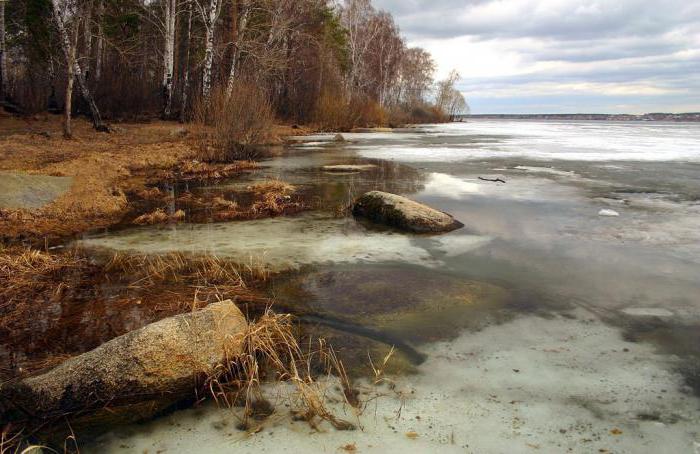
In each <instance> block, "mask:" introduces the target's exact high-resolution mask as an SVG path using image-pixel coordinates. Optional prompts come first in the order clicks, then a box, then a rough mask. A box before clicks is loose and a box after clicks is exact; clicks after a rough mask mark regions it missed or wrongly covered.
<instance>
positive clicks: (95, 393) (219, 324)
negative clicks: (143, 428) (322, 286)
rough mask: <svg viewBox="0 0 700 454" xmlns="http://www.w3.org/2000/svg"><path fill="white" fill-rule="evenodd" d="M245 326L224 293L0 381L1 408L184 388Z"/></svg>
mask: <svg viewBox="0 0 700 454" xmlns="http://www.w3.org/2000/svg"><path fill="white" fill-rule="evenodd" d="M246 326H247V325H246V320H245V317H244V316H243V314H242V313H241V311H240V310H239V309H238V308H237V307H236V305H235V304H233V302H231V301H230V300H226V301H222V302H219V303H214V304H210V305H209V306H207V307H205V308H204V309H202V310H199V311H197V312H192V313H187V314H181V315H177V316H174V317H169V318H166V319H163V320H160V321H158V322H155V323H151V324H150V325H147V326H145V327H143V328H140V329H138V330H135V331H131V332H129V333H126V334H124V335H122V336H119V337H117V338H115V339H112V340H110V341H109V342H106V343H104V344H102V345H100V346H99V347H97V348H95V349H94V350H91V351H89V352H87V353H83V354H82V355H79V356H76V357H74V358H71V359H68V360H67V361H65V362H64V363H62V364H61V365H59V366H57V367H55V368H54V369H51V370H50V371H48V372H46V373H44V374H42V375H38V376H34V377H29V378H26V379H24V380H22V381H20V382H18V383H15V384H11V385H6V386H4V387H3V388H0V415H1V416H2V419H7V420H9V419H20V418H26V417H41V418H47V417H52V416H58V415H62V414H69V413H72V412H77V411H83V410H89V409H96V408H100V407H104V406H105V405H107V404H109V405H110V406H113V405H114V406H117V405H124V404H127V403H134V402H141V401H146V400H152V399H156V398H159V397H166V396H168V395H169V396H174V395H178V394H180V393H186V392H187V391H191V390H193V389H194V387H195V378H196V377H197V376H199V375H202V374H207V373H210V372H212V371H213V370H214V368H216V367H217V366H218V365H220V364H221V363H223V362H224V361H225V360H226V359H227V358H232V357H235V356H236V355H238V354H240V353H241V351H242V340H243V334H244V332H245V328H246Z"/></svg>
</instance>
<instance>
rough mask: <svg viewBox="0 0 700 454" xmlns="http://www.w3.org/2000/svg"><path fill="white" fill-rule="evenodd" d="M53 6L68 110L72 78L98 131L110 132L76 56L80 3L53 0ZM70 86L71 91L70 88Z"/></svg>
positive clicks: (67, 125) (67, 119)
mask: <svg viewBox="0 0 700 454" xmlns="http://www.w3.org/2000/svg"><path fill="white" fill-rule="evenodd" d="M51 4H52V6H53V15H54V19H55V21H56V28H57V29H58V35H59V39H60V40H61V48H62V49H63V54H64V56H65V59H66V68H67V75H68V84H67V86H68V87H67V88H66V98H67V102H66V110H67V111H70V110H71V104H70V102H69V101H70V100H71V97H72V83H73V82H72V80H73V78H75V79H77V80H78V87H79V88H80V92H81V94H82V96H83V98H84V99H85V102H87V104H88V106H89V107H90V113H91V114H92V124H93V126H94V127H95V129H96V130H97V131H102V132H109V128H107V126H106V125H105V124H104V123H103V122H102V117H101V116H100V111H99V110H98V109H97V104H95V99H94V98H93V97H92V94H91V93H90V88H89V87H88V85H87V81H86V80H85V75H84V74H83V71H82V69H81V68H80V63H79V62H78V59H77V58H76V54H77V47H78V28H79V26H80V5H79V4H78V2H77V1H74V0H51ZM69 88H70V93H68V89H69ZM70 120H71V118H70V112H68V113H67V114H66V117H65V124H64V135H66V136H67V137H70V135H71V128H70Z"/></svg>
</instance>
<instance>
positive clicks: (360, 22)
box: [0, 0, 466, 136]
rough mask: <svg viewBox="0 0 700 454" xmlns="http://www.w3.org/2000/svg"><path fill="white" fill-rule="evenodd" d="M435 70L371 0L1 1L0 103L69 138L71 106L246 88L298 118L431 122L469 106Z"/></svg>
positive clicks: (180, 113) (105, 106) (129, 115)
mask: <svg viewBox="0 0 700 454" xmlns="http://www.w3.org/2000/svg"><path fill="white" fill-rule="evenodd" d="M434 72H435V64H434V62H433V59H432V57H431V56H430V54H429V53H428V52H426V51H425V50H423V49H421V48H409V47H407V45H406V43H405V41H404V39H403V38H402V37H401V35H400V31H399V28H398V27H397V25H396V23H395V22H394V19H393V17H392V16H391V15H390V14H389V13H387V12H385V11H381V10H377V9H375V8H374V7H373V6H372V4H371V1H370V0H345V1H344V2H341V3H336V2H333V1H332V0H10V1H9V2H8V1H7V0H0V101H2V103H3V105H4V106H5V108H6V109H8V110H11V109H14V110H16V111H22V112H26V113H34V112H41V111H46V110H48V111H50V112H56V113H58V112H63V113H64V115H65V129H66V131H65V132H66V135H68V136H69V135H70V115H71V112H76V113H83V114H85V115H87V116H89V118H91V119H92V121H93V124H94V126H95V128H96V129H98V130H105V129H106V126H105V125H104V123H103V118H108V119H111V120H120V119H138V118H140V117H144V116H148V117H152V116H154V115H158V116H160V117H162V118H164V119H179V120H181V121H189V120H192V119H194V118H195V116H196V112H197V111H198V108H197V106H204V107H205V108H206V107H207V106H209V105H213V104H216V105H218V106H226V105H229V104H235V103H239V102H247V101H248V100H249V99H248V98H249V97H250V96H252V95H251V93H253V92H252V91H251V87H255V90H254V93H258V94H259V96H264V97H266V99H267V100H266V102H268V103H269V105H270V108H271V109H272V111H273V113H274V115H275V116H276V117H277V118H281V119H285V120H289V121H294V122H300V123H305V122H318V123H320V124H325V125H327V126H328V127H329V128H331V127H334V128H344V127H352V126H354V125H359V124H368V125H371V124H377V125H378V124H387V123H391V122H407V121H436V120H439V119H443V118H446V117H447V116H449V115H453V114H455V113H459V112H461V111H463V110H464V109H465V108H466V103H465V101H464V98H463V97H462V95H461V94H460V93H459V92H458V91H457V90H455V89H454V85H455V82H456V78H457V76H456V73H455V74H451V75H450V77H449V78H448V79H447V80H445V81H442V82H440V83H437V84H436V83H435V82H434V80H433V74H434ZM243 85H245V86H246V89H245V90H243V91H242V92H243V93H245V94H246V96H245V99H240V96H239V94H240V93H241V86H243ZM74 92H75V94H74ZM212 97H217V98H221V99H217V102H216V103H213V102H212ZM66 106H67V107H68V108H67V107H66Z"/></svg>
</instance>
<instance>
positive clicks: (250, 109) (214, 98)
mask: <svg viewBox="0 0 700 454" xmlns="http://www.w3.org/2000/svg"><path fill="white" fill-rule="evenodd" d="M274 118H275V114H274V112H273V110H272V105H271V104H270V101H269V99H268V97H267V95H266V94H265V93H264V92H263V91H262V90H261V89H260V88H259V87H256V86H255V85H253V84H252V83H250V82H244V81H239V82H237V83H236V84H234V86H233V89H232V92H231V93H230V95H228V96H227V94H226V92H225V91H224V90H223V89H221V88H218V89H216V90H214V92H213V94H212V95H211V97H210V98H209V99H208V100H206V101H205V100H203V99H201V98H200V100H199V102H197V104H196V105H195V113H194V121H195V124H196V125H197V126H198V127H197V129H196V132H195V135H196V136H197V141H198V146H197V154H196V157H197V159H199V160H201V161H205V162H222V161H231V160H251V159H254V158H255V157H256V156H257V150H256V148H255V146H256V145H260V144H265V143H270V142H271V141H272V140H273V137H272V136H271V131H272V125H273V124H274Z"/></svg>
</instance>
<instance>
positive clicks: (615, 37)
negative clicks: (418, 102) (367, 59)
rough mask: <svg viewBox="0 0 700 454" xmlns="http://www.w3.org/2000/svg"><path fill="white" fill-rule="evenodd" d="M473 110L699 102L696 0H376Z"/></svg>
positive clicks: (699, 12) (683, 108) (685, 108)
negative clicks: (452, 76) (452, 78)
mask: <svg viewBox="0 0 700 454" xmlns="http://www.w3.org/2000/svg"><path fill="white" fill-rule="evenodd" d="M374 4H375V5H376V6H377V7H379V8H381V9H385V10H387V11H390V12H391V13H392V14H393V15H394V17H395V18H396V20H397V22H398V24H399V26H400V27H401V30H402V32H403V35H404V36H405V37H406V38H407V40H408V43H409V45H417V46H421V47H424V48H425V49H427V50H429V51H430V52H431V53H432V55H433V57H434V58H435V60H436V62H437V65H438V73H437V75H438V77H442V76H444V75H445V74H447V73H448V72H449V71H450V69H453V68H454V69H457V70H458V71H459V72H460V74H461V75H462V79H461V81H460V84H459V89H460V90H461V91H462V92H463V93H464V95H465V96H466V98H467V100H468V101H469V104H470V105H471V107H472V112H473V113H546V112H553V113H557V112H566V113H574V112H584V113H589V112H602V113H626V112H629V113H644V112H658V111H672V112H689V111H696V112H697V111H700V0H374Z"/></svg>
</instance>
